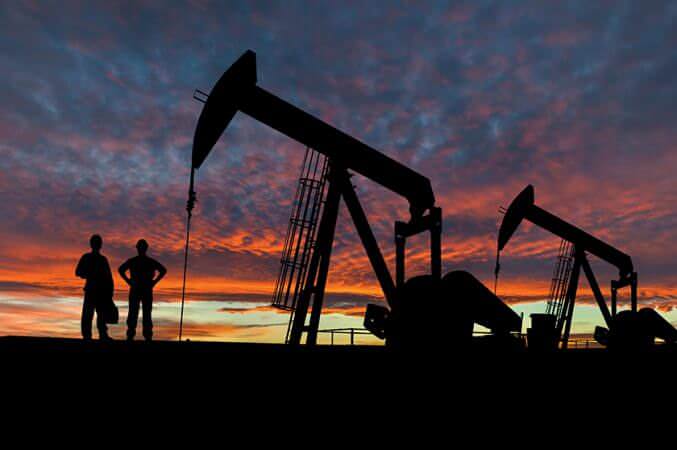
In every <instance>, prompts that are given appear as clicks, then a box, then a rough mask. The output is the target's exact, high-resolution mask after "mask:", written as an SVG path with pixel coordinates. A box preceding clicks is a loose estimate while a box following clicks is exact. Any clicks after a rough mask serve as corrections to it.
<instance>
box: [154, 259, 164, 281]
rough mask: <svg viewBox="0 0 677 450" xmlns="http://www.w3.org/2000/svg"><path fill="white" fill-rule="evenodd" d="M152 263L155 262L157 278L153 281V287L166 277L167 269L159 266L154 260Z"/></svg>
mask: <svg viewBox="0 0 677 450" xmlns="http://www.w3.org/2000/svg"><path fill="white" fill-rule="evenodd" d="M153 261H154V262H155V270H156V271H157V273H158V275H157V277H156V278H155V279H154V280H153V286H155V285H156V284H158V283H159V282H160V280H161V279H163V278H164V277H165V275H167V268H166V267H165V266H163V265H162V264H160V263H159V262H157V261H155V260H153Z"/></svg>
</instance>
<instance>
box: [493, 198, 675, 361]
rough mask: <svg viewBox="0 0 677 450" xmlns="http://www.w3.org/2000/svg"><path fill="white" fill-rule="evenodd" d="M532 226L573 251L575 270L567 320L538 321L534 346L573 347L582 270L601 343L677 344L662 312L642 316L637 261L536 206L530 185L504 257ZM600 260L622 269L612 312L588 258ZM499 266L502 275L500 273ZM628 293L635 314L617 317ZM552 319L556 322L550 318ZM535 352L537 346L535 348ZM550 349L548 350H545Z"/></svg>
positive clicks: (505, 225)
mask: <svg viewBox="0 0 677 450" xmlns="http://www.w3.org/2000/svg"><path fill="white" fill-rule="evenodd" d="M523 220H527V221H529V222H531V223H533V224H535V225H537V226H539V227H541V228H543V229H545V230H547V231H549V232H551V233H553V234H554V235H556V236H559V237H560V238H562V239H563V240H565V241H568V242H569V243H571V244H572V245H573V266H572V268H571V274H570V275H569V277H568V286H567V287H566V293H565V296H564V303H563V306H562V308H561V314H559V315H557V316H552V315H546V314H534V315H532V330H530V331H532V332H533V333H531V334H530V338H533V341H534V342H533V344H535V345H538V346H540V345H543V342H547V341H550V343H551V344H554V345H556V342H557V341H561V343H562V347H563V348H566V347H567V342H568V339H569V334H570V331H571V324H572V319H573V312H574V304H575V300H576V292H577V288H578V284H579V278H580V272H581V269H582V270H583V273H584V274H585V276H586V278H587V280H588V283H589V285H590V289H591V290H592V293H593V296H594V298H595V301H596V303H597V306H598V307H599V310H600V312H601V313H602V317H603V318H604V322H605V325H606V327H600V326H598V327H597V328H596V329H595V339H596V340H597V341H598V342H599V343H601V344H603V345H608V346H609V347H610V348H611V347H615V348H629V347H646V346H650V345H653V343H654V341H655V339H656V338H660V339H662V340H663V341H665V342H675V341H677V331H676V330H675V328H674V327H673V326H672V325H671V324H670V323H669V322H668V321H666V320H665V319H664V318H662V317H661V316H660V315H659V314H658V313H657V312H656V311H654V310H653V309H649V308H642V309H640V310H639V311H638V310H637V272H635V270H634V266H633V263H632V258H630V256H628V255H627V254H625V253H623V252H621V251H620V250H618V249H617V248H615V247H613V246H611V245H609V244H608V243H606V242H604V241H601V240H600V239H598V238H596V237H594V236H592V235H590V234H588V233H586V232H585V231H583V230H581V229H580V228H577V227H576V226H574V225H572V224H570V223H568V222H566V221H564V220H562V219H560V218H559V217H557V216H555V215H554V214H551V213H550V212H548V211H546V210H544V209H542V208H540V207H538V206H537V205H536V204H535V197H534V188H533V186H532V185H528V186H527V187H526V188H525V189H524V190H523V191H522V192H520V193H519V195H517V197H515V199H514V200H513V201H512V203H511V204H510V206H509V207H508V209H507V210H506V211H505V215H504V217H503V221H502V223H501V226H500V228H499V232H498V252H500V251H502V250H503V249H504V248H505V246H506V244H507V243H508V241H509V240H510V238H511V237H512V236H513V234H514V233H515V231H516V230H517V228H518V227H519V225H520V223H521V222H522V221H523ZM587 253H589V254H591V255H595V256H597V257H598V258H599V259H601V260H602V261H605V262H607V263H609V264H611V265H612V266H615V267H616V268H618V279H617V280H612V281H611V301H610V303H611V311H609V307H608V306H607V302H606V300H605V298H604V296H603V295H602V291H601V289H600V287H599V284H598V283H597V279H596V278H595V275H594V273H593V271H592V268H591V266H590V263H589V261H588V258H587V256H586V254H587ZM498 267H499V265H498V261H497V266H496V270H497V272H498ZM624 287H629V288H630V309H629V310H625V311H621V312H618V311H617V303H618V301H617V298H618V297H617V293H618V290H619V289H621V288H624ZM549 316H550V317H549ZM529 346H530V347H532V342H530V343H529ZM545 346H546V347H547V345H545Z"/></svg>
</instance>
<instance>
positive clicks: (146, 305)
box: [118, 239, 167, 341]
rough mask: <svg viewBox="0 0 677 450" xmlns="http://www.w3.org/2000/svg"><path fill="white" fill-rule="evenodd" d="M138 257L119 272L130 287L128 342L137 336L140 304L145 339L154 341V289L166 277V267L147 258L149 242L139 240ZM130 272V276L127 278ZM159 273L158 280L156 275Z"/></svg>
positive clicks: (124, 264) (137, 244)
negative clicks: (152, 313)
mask: <svg viewBox="0 0 677 450" xmlns="http://www.w3.org/2000/svg"><path fill="white" fill-rule="evenodd" d="M136 250H137V252H138V253H139V254H138V255H137V256H135V257H133V258H130V259H128V260H127V261H125V262H124V263H123V264H122V265H121V266H120V268H119V269H118V272H120V276H121V277H122V279H123V280H125V282H126V283H127V284H128V285H129V313H128V314H127V340H128V341H133V340H134V336H135V335H136V323H137V321H138V320H139V303H140V304H141V305H142V309H143V337H144V339H146V341H150V340H152V339H153V319H152V318H151V311H152V309H153V287H154V286H155V285H156V284H157V283H158V282H159V281H160V280H161V279H162V278H163V277H164V276H165V274H166V273H167V269H165V266H163V265H162V264H160V263H159V262H157V261H156V260H154V259H153V258H150V257H148V256H146V252H147V251H148V242H146V241H145V239H139V241H138V242H137V243H136ZM127 271H129V274H130V276H129V277H128V276H127ZM156 272H157V274H158V275H157V278H156V277H155V273H156Z"/></svg>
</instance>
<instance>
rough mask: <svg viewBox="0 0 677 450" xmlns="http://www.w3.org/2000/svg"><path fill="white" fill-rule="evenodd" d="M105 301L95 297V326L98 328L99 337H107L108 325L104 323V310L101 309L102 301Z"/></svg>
mask: <svg viewBox="0 0 677 450" xmlns="http://www.w3.org/2000/svg"><path fill="white" fill-rule="evenodd" d="M104 301H106V300H104V299H103V298H101V297H99V298H97V299H96V328H97V329H98V330H99V339H108V338H109V336H108V326H107V325H106V317H105V312H104V311H103V307H102V306H103V304H104V303H103V302H104Z"/></svg>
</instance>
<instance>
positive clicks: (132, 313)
mask: <svg viewBox="0 0 677 450" xmlns="http://www.w3.org/2000/svg"><path fill="white" fill-rule="evenodd" d="M140 301H141V298H140V296H139V295H138V293H137V292H136V291H135V290H134V289H130V290H129V311H128V312H127V339H130V340H131V339H134V336H135V335H136V323H137V321H138V320H139V303H140Z"/></svg>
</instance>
